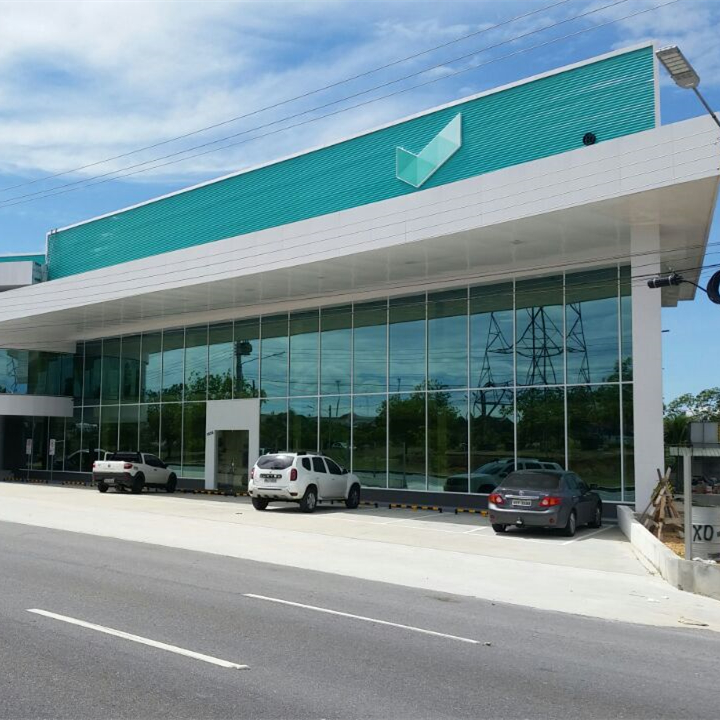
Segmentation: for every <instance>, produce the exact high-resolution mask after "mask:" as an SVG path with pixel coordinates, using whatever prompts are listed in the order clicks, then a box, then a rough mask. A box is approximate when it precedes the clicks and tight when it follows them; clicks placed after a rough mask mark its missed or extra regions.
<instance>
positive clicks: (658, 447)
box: [630, 225, 665, 512]
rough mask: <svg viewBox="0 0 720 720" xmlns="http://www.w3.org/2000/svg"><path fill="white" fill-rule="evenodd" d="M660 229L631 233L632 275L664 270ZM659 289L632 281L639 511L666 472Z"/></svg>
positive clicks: (638, 229)
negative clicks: (661, 256)
mask: <svg viewBox="0 0 720 720" xmlns="http://www.w3.org/2000/svg"><path fill="white" fill-rule="evenodd" d="M659 249H660V233H659V228H658V227H657V226H656V225H638V226H634V227H633V228H632V231H631V241H630V251H631V253H632V255H631V262H630V266H631V270H632V276H633V278H635V277H636V276H638V275H644V276H647V275H648V274H650V273H655V272H660V253H659ZM660 313H661V291H660V290H651V289H650V288H648V286H647V283H646V282H645V280H644V279H634V280H633V281H632V342H633V379H634V382H633V417H634V434H635V508H636V509H637V510H638V511H639V512H641V511H642V510H644V509H645V507H646V506H647V504H648V502H649V501H650V495H651V494H652V490H653V488H654V487H655V485H656V483H657V469H658V468H660V470H661V471H662V470H664V467H663V466H664V463H665V447H664V440H663V395H662V324H661V315H660Z"/></svg>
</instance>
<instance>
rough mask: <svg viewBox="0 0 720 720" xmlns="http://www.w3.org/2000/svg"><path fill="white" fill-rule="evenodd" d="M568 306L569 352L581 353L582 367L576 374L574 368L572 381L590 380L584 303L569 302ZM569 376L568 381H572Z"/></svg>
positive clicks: (586, 381) (585, 381) (587, 381)
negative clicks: (583, 313) (583, 311)
mask: <svg viewBox="0 0 720 720" xmlns="http://www.w3.org/2000/svg"><path fill="white" fill-rule="evenodd" d="M566 307H567V312H568V314H567V320H566V322H567V352H568V354H570V353H575V354H577V353H580V354H581V359H580V367H579V368H578V370H577V375H575V370H573V377H572V382H584V383H589V382H590V358H589V356H588V349H587V343H586V342H585V329H584V327H583V317H582V303H568V305H567V306H566ZM570 380H571V379H570V377H568V382H570Z"/></svg>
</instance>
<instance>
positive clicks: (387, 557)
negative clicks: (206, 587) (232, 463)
mask: <svg viewBox="0 0 720 720" xmlns="http://www.w3.org/2000/svg"><path fill="white" fill-rule="evenodd" d="M399 512H400V511H392V513H396V514H393V515H392V516H389V513H387V512H378V511H375V510H371V511H364V510H358V511H351V512H348V511H344V510H333V509H332V508H328V509H325V510H321V511H319V512H317V513H315V514H314V515H302V514H300V513H298V512H297V509H296V508H295V507H293V506H288V507H280V508H279V509H277V510H274V511H271V512H265V513H260V512H257V511H255V510H254V509H253V508H252V506H251V505H250V504H249V503H247V502H243V501H238V500H230V501H216V500H206V499H199V498H188V497H169V496H166V495H162V494H146V495H142V496H134V495H129V494H114V493H107V494H105V495H101V494H99V493H97V492H95V491H92V490H85V489H74V488H72V489H71V488H54V487H43V486H23V485H0V520H5V521H8V522H14V523H22V524H26V525H36V526H41V527H48V528H55V529H59V530H70V531H73V532H79V533H86V534H90V535H96V536H103V537H111V538H119V539H124V540H131V541H139V542H144V543H151V544H156V545H163V546H167V547H173V548H183V549H186V550H195V551H201V552H205V553H211V554H215V555H223V556H226V557H235V558H242V559H247V560H254V561H259V562H267V563H272V564H275V565H279V566H286V567H293V568H302V569H306V570H313V571H321V572H326V573H333V574H336V575H343V576H346V577H352V578H360V579H365V580H374V581H380V582H386V583H392V584H395V585H402V586H406V587H413V588H419V589H423V590H427V591H434V592H447V593H453V594H456V595H461V596H467V597H474V598H483V599H486V600H491V601H495V602H504V603H512V604H516V605H522V606H526V607H533V608H538V609H543V610H553V611H559V612H564V613H570V614H576V615H585V616H589V617H597V618H603V619H607V620H621V621H624V622H632V623H640V624H646V625H656V626H670V627H678V626H680V625H681V624H683V623H686V622H689V623H698V624H705V625H706V627H705V628H703V629H702V630H699V632H706V631H707V630H712V631H720V603H718V602H717V601H714V600H711V599H709V598H704V597H700V596H696V595H691V594H689V593H684V592H682V591H679V590H676V589H674V588H671V587H670V586H669V585H668V584H667V583H666V582H665V581H664V580H662V579H661V578H659V577H657V576H654V575H652V574H651V573H650V572H649V571H648V570H647V569H646V568H645V567H644V566H643V565H642V564H641V562H640V561H639V560H638V559H637V558H636V557H635V555H634V554H633V552H632V550H631V548H630V545H629V544H628V543H627V542H626V541H625V539H624V538H623V537H622V535H621V534H620V532H619V531H618V530H617V529H616V528H611V529H607V530H604V531H603V532H601V533H592V532H589V531H583V532H584V533H585V535H583V534H582V533H581V534H580V535H578V537H577V540H576V541H573V542H568V540H567V539H566V538H561V537H555V536H549V535H547V534H541V533H531V534H528V535H523V536H522V537H521V536H513V535H507V536H499V537H496V536H494V535H493V534H492V531H491V530H490V529H489V528H488V527H487V523H486V522H485V521H484V520H482V519H480V518H479V517H478V516H468V517H467V518H460V517H459V516H458V517H455V516H450V517H441V516H433V517H430V516H428V515H426V516H423V519H420V516H418V515H412V514H410V513H409V512H408V513H405V514H404V515H401V514H397V513H399Z"/></svg>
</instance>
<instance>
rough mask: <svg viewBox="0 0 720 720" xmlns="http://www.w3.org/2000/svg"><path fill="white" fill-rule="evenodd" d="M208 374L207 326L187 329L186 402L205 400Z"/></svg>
mask: <svg viewBox="0 0 720 720" xmlns="http://www.w3.org/2000/svg"><path fill="white" fill-rule="evenodd" d="M207 372H208V328H207V325H200V326H198V327H191V328H187V330H185V400H205V398H206V397H207Z"/></svg>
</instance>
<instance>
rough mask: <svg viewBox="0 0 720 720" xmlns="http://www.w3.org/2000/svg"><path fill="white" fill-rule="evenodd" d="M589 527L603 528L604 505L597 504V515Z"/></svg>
mask: <svg viewBox="0 0 720 720" xmlns="http://www.w3.org/2000/svg"><path fill="white" fill-rule="evenodd" d="M588 527H591V528H599V527H602V505H601V504H600V503H598V504H597V507H596V508H595V514H594V515H593V519H592V522H589V523H588Z"/></svg>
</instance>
